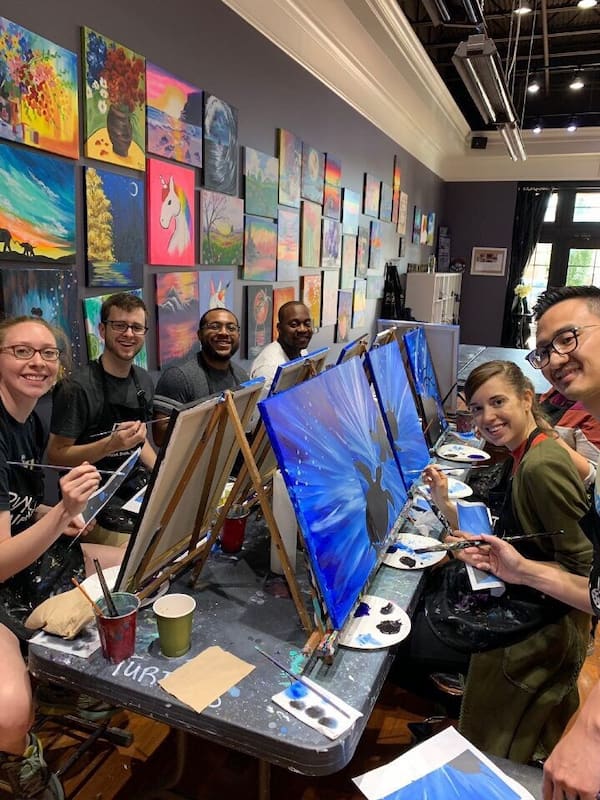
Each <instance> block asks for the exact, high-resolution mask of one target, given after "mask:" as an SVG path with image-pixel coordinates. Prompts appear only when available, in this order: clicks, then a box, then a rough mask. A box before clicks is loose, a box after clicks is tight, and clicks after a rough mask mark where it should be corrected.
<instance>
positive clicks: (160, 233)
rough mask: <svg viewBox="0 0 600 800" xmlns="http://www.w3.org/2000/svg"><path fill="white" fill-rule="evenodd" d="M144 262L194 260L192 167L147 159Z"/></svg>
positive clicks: (183, 263) (180, 263)
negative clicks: (146, 211)
mask: <svg viewBox="0 0 600 800" xmlns="http://www.w3.org/2000/svg"><path fill="white" fill-rule="evenodd" d="M147 171H148V178H147V186H148V263H149V264H159V265H174V266H175V265H176V266H189V265H192V264H194V263H195V260H196V259H195V251H196V248H195V240H196V219H195V217H196V215H195V205H194V184H195V175H194V170H193V169H191V168H190V167H182V166H180V165H179V164H174V163H169V162H167V161H158V159H156V158H149V159H148V170H147Z"/></svg>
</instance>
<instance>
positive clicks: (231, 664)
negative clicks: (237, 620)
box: [159, 647, 254, 713]
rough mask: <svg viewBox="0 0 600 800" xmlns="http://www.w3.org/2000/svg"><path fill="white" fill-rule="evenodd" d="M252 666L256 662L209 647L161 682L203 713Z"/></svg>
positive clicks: (172, 692)
mask: <svg viewBox="0 0 600 800" xmlns="http://www.w3.org/2000/svg"><path fill="white" fill-rule="evenodd" d="M253 669H254V665H253V664H248V663H247V662H246V661H242V660H241V658H237V656H234V655H232V654H231V653H227V652H226V651H225V650H223V649H222V648H220V647H209V648H207V649H206V650H204V652H202V653H200V655H198V656H196V657H195V658H192V659H191V661H188V662H187V663H186V664H184V665H183V666H182V667H179V668H178V669H176V670H175V671H174V672H172V673H171V674H170V675H168V676H167V677H166V678H163V679H162V680H161V681H159V684H160V685H161V686H162V688H163V689H164V690H165V691H166V692H169V694H172V695H173V696H174V697H176V698H177V699H178V700H181V702H182V703H185V704H186V705H188V706H191V707H192V708H193V709H194V711H197V712H198V713H200V712H201V711H203V710H204V709H205V708H206V706H208V705H210V704H211V703H212V702H213V701H214V700H216V699H217V697H220V696H221V695H222V694H224V693H225V692H226V691H227V690H228V689H231V687H232V686H235V685H236V683H239V681H241V680H242V678H245V677H246V675H249V674H250V673H251V672H252V670H253Z"/></svg>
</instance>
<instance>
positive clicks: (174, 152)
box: [146, 62, 204, 167]
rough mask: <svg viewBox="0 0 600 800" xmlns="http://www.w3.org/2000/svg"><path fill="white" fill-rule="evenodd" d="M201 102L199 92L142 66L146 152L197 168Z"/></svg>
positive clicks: (167, 74) (199, 163) (158, 69)
mask: <svg viewBox="0 0 600 800" xmlns="http://www.w3.org/2000/svg"><path fill="white" fill-rule="evenodd" d="M203 99H204V93H203V92H202V89H198V88H197V87H196V86H193V85H192V84H191V83H186V81H183V80H181V79H180V78H176V77H175V76H174V75H171V73H170V72H167V71H166V70H164V69H162V68H161V67H157V66H156V64H150V63H149V62H148V63H146V130H147V133H148V144H147V149H148V152H149V153H153V154H154V155H156V156H162V157H163V158H171V159H173V161H179V162H181V163H182V164H189V166H190V167H201V166H202V113H203V106H202V104H203Z"/></svg>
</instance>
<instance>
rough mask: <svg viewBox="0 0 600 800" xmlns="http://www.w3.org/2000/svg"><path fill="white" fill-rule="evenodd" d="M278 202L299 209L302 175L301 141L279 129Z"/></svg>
mask: <svg viewBox="0 0 600 800" xmlns="http://www.w3.org/2000/svg"><path fill="white" fill-rule="evenodd" d="M278 143H279V147H278V152H279V202H280V203H281V205H283V206H292V208H300V178H301V174H302V141H301V140H300V139H299V138H298V137H297V136H296V135H295V134H293V133H291V132H290V131H286V130H285V129H284V128H279V131H278Z"/></svg>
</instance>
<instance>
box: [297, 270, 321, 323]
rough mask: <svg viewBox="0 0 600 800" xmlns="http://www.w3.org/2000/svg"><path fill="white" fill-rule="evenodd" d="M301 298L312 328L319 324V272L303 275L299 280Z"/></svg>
mask: <svg viewBox="0 0 600 800" xmlns="http://www.w3.org/2000/svg"><path fill="white" fill-rule="evenodd" d="M301 292H302V295H301V299H302V302H303V303H304V305H305V306H306V307H307V308H308V310H309V311H310V319H311V322H312V326H313V329H314V328H319V327H320V326H321V273H320V272H319V274H318V275H303V276H302V280H301Z"/></svg>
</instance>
